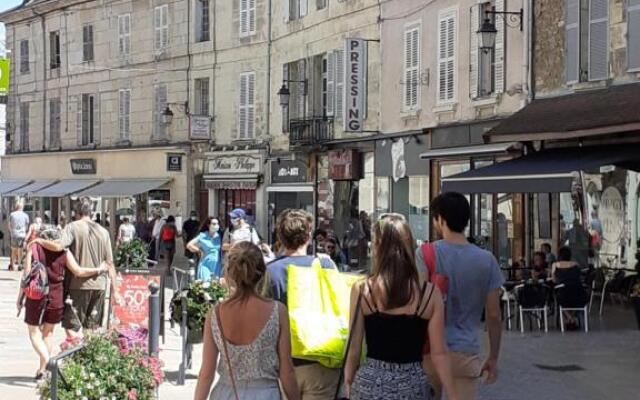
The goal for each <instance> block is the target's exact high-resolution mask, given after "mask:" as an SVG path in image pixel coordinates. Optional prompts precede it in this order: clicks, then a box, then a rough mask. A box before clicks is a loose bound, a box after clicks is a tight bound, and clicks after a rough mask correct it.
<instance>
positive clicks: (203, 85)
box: [194, 78, 209, 115]
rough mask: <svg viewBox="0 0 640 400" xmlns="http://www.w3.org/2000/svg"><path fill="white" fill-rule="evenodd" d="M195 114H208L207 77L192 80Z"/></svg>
mask: <svg viewBox="0 0 640 400" xmlns="http://www.w3.org/2000/svg"><path fill="white" fill-rule="evenodd" d="M194 89H195V90H194V91H195V96H196V99H195V100H196V101H195V106H196V107H195V110H194V111H195V113H196V115H209V78H200V79H196V80H195V81H194Z"/></svg>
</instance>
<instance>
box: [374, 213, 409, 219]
mask: <svg viewBox="0 0 640 400" xmlns="http://www.w3.org/2000/svg"><path fill="white" fill-rule="evenodd" d="M387 218H394V219H399V220H401V221H406V220H407V218H406V217H405V216H404V215H402V214H399V213H382V214H380V216H379V217H378V221H382V220H383V219H387Z"/></svg>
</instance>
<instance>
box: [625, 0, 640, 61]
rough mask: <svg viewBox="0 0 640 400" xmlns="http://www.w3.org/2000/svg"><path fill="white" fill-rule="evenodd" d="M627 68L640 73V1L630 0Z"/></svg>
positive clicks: (628, 9)
mask: <svg viewBox="0 0 640 400" xmlns="http://www.w3.org/2000/svg"><path fill="white" fill-rule="evenodd" d="M627 67H628V69H629V71H640V0H629V3H628V8H627Z"/></svg>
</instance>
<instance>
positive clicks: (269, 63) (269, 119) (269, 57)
mask: <svg viewBox="0 0 640 400" xmlns="http://www.w3.org/2000/svg"><path fill="white" fill-rule="evenodd" d="M272 4H273V3H272V0H269V4H268V7H269V9H268V19H267V31H268V32H267V115H266V120H267V139H270V138H271V47H272V38H271V24H272V19H273V18H272V15H271V13H272ZM269 152H271V146H269ZM269 156H271V154H267V157H269Z"/></svg>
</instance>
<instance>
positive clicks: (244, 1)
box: [240, 0, 249, 36]
mask: <svg viewBox="0 0 640 400" xmlns="http://www.w3.org/2000/svg"><path fill="white" fill-rule="evenodd" d="M247 34H249V0H240V36H246V35H247Z"/></svg>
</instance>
